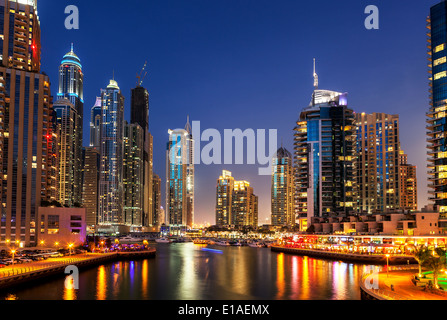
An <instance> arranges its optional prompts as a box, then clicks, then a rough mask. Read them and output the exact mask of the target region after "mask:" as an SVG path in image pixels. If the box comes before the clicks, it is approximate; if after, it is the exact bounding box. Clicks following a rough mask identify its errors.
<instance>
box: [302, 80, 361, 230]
mask: <svg viewBox="0 0 447 320" xmlns="http://www.w3.org/2000/svg"><path fill="white" fill-rule="evenodd" d="M314 76H315V90H314V92H313V95H312V101H311V103H310V106H309V107H307V108H305V109H304V110H303V111H302V112H301V115H300V119H299V120H298V122H297V126H296V127H295V129H294V130H295V161H294V162H295V184H296V190H295V192H296V194H295V198H296V206H297V207H296V209H297V217H298V218H300V220H301V221H300V225H301V227H302V228H303V227H305V226H306V224H309V223H311V220H312V217H325V216H334V215H347V214H349V213H351V212H353V211H354V209H355V207H354V206H355V200H356V198H355V195H354V187H355V185H354V184H355V175H354V165H355V119H354V114H353V111H352V110H351V109H349V108H348V102H347V94H343V93H339V92H334V91H328V90H319V89H318V80H317V79H318V78H317V75H316V73H314Z"/></svg>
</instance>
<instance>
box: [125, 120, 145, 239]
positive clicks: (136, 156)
mask: <svg viewBox="0 0 447 320" xmlns="http://www.w3.org/2000/svg"><path fill="white" fill-rule="evenodd" d="M143 168H144V132H143V128H141V126H140V125H139V124H137V123H133V124H128V123H127V121H125V125H124V158H123V184H124V224H125V225H127V226H130V227H131V228H141V227H142V226H143V201H144V179H143V178H144V175H143V173H144V170H143ZM131 230H132V229H131ZM134 231H138V229H136V230H134Z"/></svg>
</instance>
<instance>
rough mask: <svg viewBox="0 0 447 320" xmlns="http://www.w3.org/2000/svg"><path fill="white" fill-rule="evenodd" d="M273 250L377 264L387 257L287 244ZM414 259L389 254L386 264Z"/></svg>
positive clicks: (412, 260)
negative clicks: (288, 245)
mask: <svg viewBox="0 0 447 320" xmlns="http://www.w3.org/2000/svg"><path fill="white" fill-rule="evenodd" d="M271 249H272V251H273V252H282V253H287V254H296V255H299V256H308V257H314V258H322V259H331V260H341V261H346V262H357V263H364V264H378V265H386V264H387V258H386V255H384V254H355V253H341V252H334V251H324V250H311V249H302V248H294V247H287V246H272V248H271ZM415 263H417V262H416V260H415V259H414V258H413V257H412V256H408V255H402V254H400V255H399V254H393V255H390V256H389V259H388V264H390V265H405V264H415Z"/></svg>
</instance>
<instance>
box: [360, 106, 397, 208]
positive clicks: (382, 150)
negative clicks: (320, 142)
mask: <svg viewBox="0 0 447 320" xmlns="http://www.w3.org/2000/svg"><path fill="white" fill-rule="evenodd" d="M355 119H356V126H357V165H356V170H357V196H358V200H357V210H358V212H360V213H369V214H371V213H384V212H392V211H396V210H398V209H400V194H399V192H400V186H399V151H400V138H399V116H398V115H390V114H385V113H373V114H365V113H362V114H360V113H357V114H356V115H355Z"/></svg>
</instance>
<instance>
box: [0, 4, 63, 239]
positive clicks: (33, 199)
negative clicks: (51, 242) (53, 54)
mask: <svg viewBox="0 0 447 320" xmlns="http://www.w3.org/2000/svg"><path fill="white" fill-rule="evenodd" d="M0 18H1V19H0V28H1V30H2V36H1V37H0V45H1V49H2V50H1V52H0V61H1V64H0V122H1V123H2V126H1V128H0V133H1V134H0V150H1V152H0V155H1V156H0V166H1V168H2V175H0V183H1V188H0V197H1V214H0V246H1V245H5V243H6V240H8V241H9V242H10V243H16V242H19V243H21V244H23V245H24V246H35V245H37V243H38V236H39V232H40V221H39V219H40V217H39V216H38V214H37V212H38V211H37V209H38V207H39V206H41V205H46V204H49V203H51V202H52V201H56V200H57V189H56V177H57V167H56V166H57V162H56V156H55V155H56V154H57V141H56V140H57V136H56V135H55V133H54V128H55V126H54V123H53V116H54V114H53V109H52V105H51V104H52V100H51V92H50V79H49V78H48V76H46V75H44V74H42V73H40V50H41V48H40V22H39V18H38V15H37V8H36V3H35V1H18V2H16V1H1V2H0Z"/></svg>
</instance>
